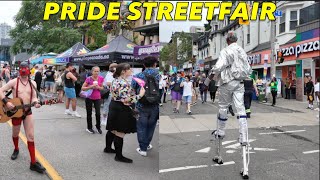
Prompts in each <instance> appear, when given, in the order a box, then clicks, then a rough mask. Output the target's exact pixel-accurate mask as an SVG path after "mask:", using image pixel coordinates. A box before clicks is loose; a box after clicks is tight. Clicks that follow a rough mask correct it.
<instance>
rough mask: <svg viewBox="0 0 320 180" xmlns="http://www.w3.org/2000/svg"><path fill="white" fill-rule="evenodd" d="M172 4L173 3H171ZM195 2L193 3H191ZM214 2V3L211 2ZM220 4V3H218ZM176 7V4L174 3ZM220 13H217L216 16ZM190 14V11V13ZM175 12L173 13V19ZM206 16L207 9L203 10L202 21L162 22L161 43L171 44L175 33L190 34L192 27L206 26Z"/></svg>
mask: <svg viewBox="0 0 320 180" xmlns="http://www.w3.org/2000/svg"><path fill="white" fill-rule="evenodd" d="M171 2H172V1H171ZM190 2H193V1H190ZM211 2H212V1H211ZM218 2H219V1H218ZM172 3H173V4H174V5H175V4H176V2H172ZM189 10H190V5H189ZM217 12H218V11H215V14H216V13H217ZM188 13H189V11H188ZM173 14H174V11H173V12H172V13H171V15H172V17H173ZM206 15H207V9H206V8H203V9H202V17H203V19H202V21H165V20H163V21H160V22H159V23H160V29H159V30H160V32H159V35H160V42H169V41H170V39H171V35H172V33H174V32H181V31H184V32H189V30H190V27H191V26H204V24H206V23H208V21H207V20H206V18H205V17H206Z"/></svg>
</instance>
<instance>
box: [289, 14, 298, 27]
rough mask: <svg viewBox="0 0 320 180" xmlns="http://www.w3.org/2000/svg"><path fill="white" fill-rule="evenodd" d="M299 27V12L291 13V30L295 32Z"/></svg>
mask: <svg viewBox="0 0 320 180" xmlns="http://www.w3.org/2000/svg"><path fill="white" fill-rule="evenodd" d="M297 25H298V12H297V11H290V30H295V29H296V27H297Z"/></svg>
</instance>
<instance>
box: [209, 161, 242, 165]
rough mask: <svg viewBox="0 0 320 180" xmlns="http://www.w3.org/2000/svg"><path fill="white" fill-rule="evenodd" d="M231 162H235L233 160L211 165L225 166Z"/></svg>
mask: <svg viewBox="0 0 320 180" xmlns="http://www.w3.org/2000/svg"><path fill="white" fill-rule="evenodd" d="M231 164H236V163H235V162H234V161H229V162H224V163H223V164H213V165H211V166H227V165H231Z"/></svg>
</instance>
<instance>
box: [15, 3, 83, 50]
mask: <svg viewBox="0 0 320 180" xmlns="http://www.w3.org/2000/svg"><path fill="white" fill-rule="evenodd" d="M45 3H46V1H35V0H34V1H23V2H22V6H21V8H20V10H19V12H18V14H17V15H16V16H15V19H14V20H15V22H16V27H15V28H14V29H12V30H11V32H10V36H11V37H12V39H13V40H14V41H15V43H14V44H13V46H12V47H11V51H12V52H13V53H14V54H17V53H19V52H20V50H21V49H24V47H28V48H29V49H30V51H31V52H34V53H37V54H41V53H46V52H55V53H61V52H63V51H65V50H66V49H68V48H70V47H71V46H72V45H74V44H75V43H77V42H80V41H81V33H80V32H79V30H80V29H77V28H76V24H77V23H79V22H78V21H70V20H69V19H67V20H65V21H61V20H59V18H60V15H61V11H60V12H59V13H57V14H55V15H52V16H50V19H49V20H48V21H44V20H42V19H43V13H44V8H45ZM57 3H59V4H60V5H61V4H62V1H58V2H57ZM76 3H77V5H79V3H80V2H76ZM60 7H61V6H60ZM77 9H78V8H77ZM75 14H77V12H76V13H75Z"/></svg>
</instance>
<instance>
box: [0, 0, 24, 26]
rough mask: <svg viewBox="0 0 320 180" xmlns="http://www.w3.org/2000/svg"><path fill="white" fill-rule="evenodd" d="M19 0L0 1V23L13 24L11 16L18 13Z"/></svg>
mask: <svg viewBox="0 0 320 180" xmlns="http://www.w3.org/2000/svg"><path fill="white" fill-rule="evenodd" d="M20 7H21V1H0V23H4V22H5V23H7V24H9V25H10V26H15V23H14V20H13V17H14V16H15V15H16V14H17V13H18V11H19V9H20Z"/></svg>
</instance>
